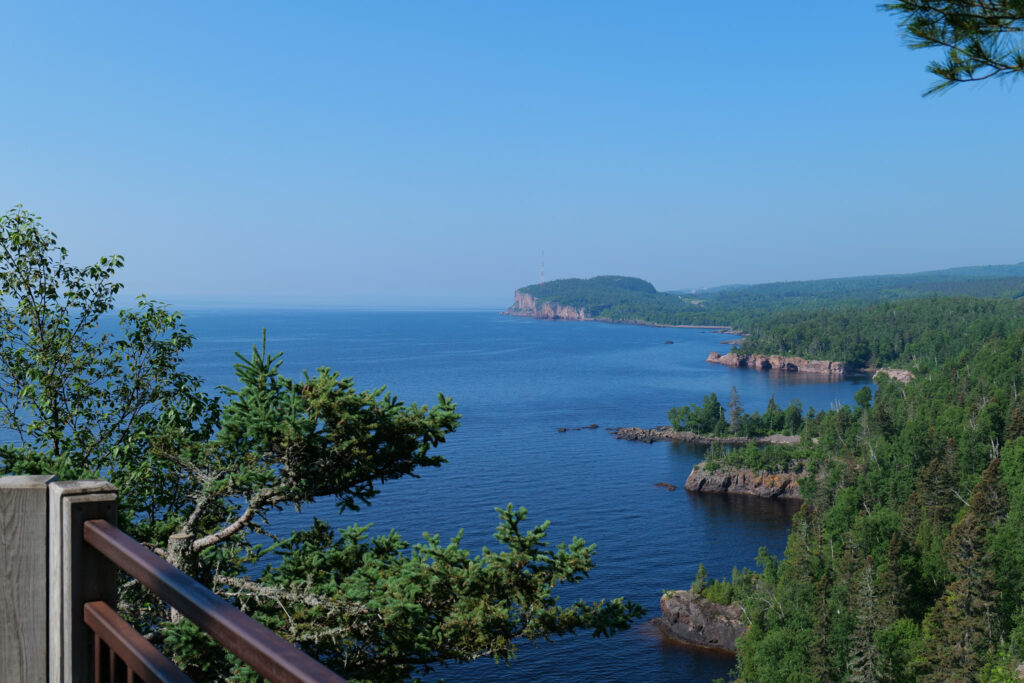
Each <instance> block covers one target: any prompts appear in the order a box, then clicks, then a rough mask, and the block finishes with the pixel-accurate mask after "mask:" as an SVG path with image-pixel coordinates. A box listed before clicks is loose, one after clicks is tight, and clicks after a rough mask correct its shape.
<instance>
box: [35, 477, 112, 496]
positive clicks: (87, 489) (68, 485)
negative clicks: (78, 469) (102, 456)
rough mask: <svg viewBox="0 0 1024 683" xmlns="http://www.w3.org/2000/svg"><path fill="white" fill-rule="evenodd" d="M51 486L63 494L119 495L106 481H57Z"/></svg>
mask: <svg viewBox="0 0 1024 683" xmlns="http://www.w3.org/2000/svg"><path fill="white" fill-rule="evenodd" d="M50 486H51V487H52V488H53V489H54V490H56V491H58V492H60V493H63V494H73V495H84V494H87V493H117V487H116V486H114V485H113V484H111V483H110V482H109V481H106V480H104V479H79V480H77V481H55V482H52V483H51V484H50Z"/></svg>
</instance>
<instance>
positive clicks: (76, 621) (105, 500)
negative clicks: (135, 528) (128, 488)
mask: <svg viewBox="0 0 1024 683" xmlns="http://www.w3.org/2000/svg"><path fill="white" fill-rule="evenodd" d="M49 490H50V501H49V503H50V533H49V541H50V543H49V545H50V550H49V556H50V564H49V577H50V599H49V603H50V657H49V680H50V683H79V681H81V682H83V683H85V682H86V681H88V680H89V677H90V673H89V651H90V648H91V647H92V639H91V638H90V637H89V629H88V628H87V627H86V625H85V622H84V612H83V608H82V605H83V604H84V603H86V602H90V601H92V600H104V601H106V602H108V603H109V604H111V605H117V568H116V567H115V566H114V565H113V564H112V563H111V562H110V561H108V560H107V559H106V558H104V557H103V556H102V555H100V554H99V553H98V552H97V551H96V550H94V549H93V548H92V547H91V546H89V545H88V544H87V543H85V542H83V541H82V523H83V522H84V521H86V520H87V519H105V520H107V521H108V522H110V523H111V524H115V525H116V524H117V489H116V488H115V487H114V485H113V484H111V483H109V482H106V481H56V482H51V483H50V484H49Z"/></svg>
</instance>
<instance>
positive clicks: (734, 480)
mask: <svg viewBox="0 0 1024 683" xmlns="http://www.w3.org/2000/svg"><path fill="white" fill-rule="evenodd" d="M683 488H684V489H686V490H687V491H690V492H692V493H734V494H742V495H746V496H758V497H759V498H782V499H791V500H800V499H801V498H800V483H799V481H798V480H797V475H796V473H794V472H766V471H760V470H751V469H748V468H741V467H731V466H729V465H719V466H718V467H717V468H715V469H714V470H711V469H709V468H708V467H707V463H703V462H699V463H697V464H696V465H694V466H693V469H692V470H691V471H690V476H688V477H687V478H686V483H685V484H684V485H683Z"/></svg>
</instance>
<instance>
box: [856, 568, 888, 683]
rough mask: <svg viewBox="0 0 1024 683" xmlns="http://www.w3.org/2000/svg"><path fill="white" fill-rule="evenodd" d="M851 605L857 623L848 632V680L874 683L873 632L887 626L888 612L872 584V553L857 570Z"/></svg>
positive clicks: (876, 676)
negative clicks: (881, 608)
mask: <svg viewBox="0 0 1024 683" xmlns="http://www.w3.org/2000/svg"><path fill="white" fill-rule="evenodd" d="M851 597H852V599H851V601H850V603H851V604H850V609H851V610H852V611H853V612H854V613H855V614H856V615H857V623H856V626H855V627H854V629H853V633H852V634H851V636H850V653H849V656H848V657H847V669H848V670H849V674H848V675H847V677H846V680H847V681H852V682H854V683H876V682H877V681H879V680H880V677H879V663H880V657H879V653H878V651H877V650H876V648H875V643H874V640H873V639H872V635H873V633H874V631H875V629H880V628H884V627H886V626H888V625H889V624H890V623H891V622H892V615H891V614H882V612H881V610H880V609H879V608H880V607H881V606H882V603H879V601H878V599H877V596H876V592H875V586H874V566H873V565H872V562H871V557H868V558H867V559H866V560H865V561H864V566H863V567H862V568H861V569H860V571H858V572H857V577H856V580H855V584H854V589H853V594H852V596H851Z"/></svg>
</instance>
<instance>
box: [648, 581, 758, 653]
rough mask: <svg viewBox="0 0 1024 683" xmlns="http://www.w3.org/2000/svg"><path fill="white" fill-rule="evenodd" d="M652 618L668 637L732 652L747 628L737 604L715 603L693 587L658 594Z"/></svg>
mask: <svg viewBox="0 0 1024 683" xmlns="http://www.w3.org/2000/svg"><path fill="white" fill-rule="evenodd" d="M653 622H654V624H655V625H656V626H657V627H658V628H659V629H661V632H662V633H664V634H665V635H667V636H669V637H670V638H675V639H676V640H681V641H683V642H686V643H691V644H693V645H700V646H702V647H713V648H717V649H719V650H726V651H728V652H736V639H737V638H739V637H740V636H742V635H743V634H744V633H746V632H747V626H746V624H744V623H743V610H742V609H740V606H739V605H737V604H732V605H719V604H718V603H714V602H711V601H710V600H708V599H706V598H703V597H701V596H699V595H697V594H695V593H694V592H693V591H669V592H667V593H665V594H664V595H662V596H661V616H660V617H656V618H655V619H654V620H653Z"/></svg>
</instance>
